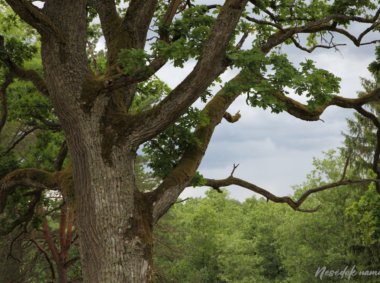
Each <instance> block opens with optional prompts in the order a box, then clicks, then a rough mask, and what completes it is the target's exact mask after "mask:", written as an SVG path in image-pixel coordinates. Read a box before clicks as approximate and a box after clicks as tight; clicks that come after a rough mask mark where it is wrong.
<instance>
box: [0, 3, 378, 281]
mask: <svg viewBox="0 0 380 283" xmlns="http://www.w3.org/2000/svg"><path fill="white" fill-rule="evenodd" d="M199 2H200V1H199ZM208 4H209V5H199V3H198V1H191V0H190V1H189V0H187V1H185V0H183V1H182V0H170V1H164V0H145V1H142V0H130V1H114V0H103V1H100V0H88V1H86V0H46V1H28V0H6V1H5V3H4V4H2V5H3V9H5V8H11V9H12V10H13V12H14V13H15V14H16V15H18V17H19V18H20V19H21V20H22V21H23V22H25V23H27V24H28V25H29V26H30V27H31V28H32V29H33V30H34V31H35V32H36V35H35V36H34V37H33V38H32V39H31V40H29V42H26V41H22V42H17V39H16V40H15V39H14V38H7V37H5V36H1V37H0V60H1V68H2V70H3V72H2V74H3V76H2V79H3V81H2V85H1V88H0V94H1V98H2V112H1V113H2V116H1V120H0V129H3V127H4V125H5V123H6V120H7V113H8V105H7V99H6V98H7V89H8V88H9V86H10V85H12V83H13V82H14V80H25V81H29V82H31V83H32V84H33V85H34V87H35V89H36V90H37V91H38V92H39V93H40V94H41V96H44V97H46V98H47V99H48V100H49V101H50V103H51V104H52V106H53V108H54V111H55V114H56V115H57V117H58V120H59V123H53V122H52V121H50V120H48V119H43V117H42V118H41V117H38V120H39V122H42V123H43V124H44V126H46V127H48V128H55V129H56V130H57V128H59V129H62V131H63V133H64V136H65V140H66V142H65V144H64V145H63V147H62V150H61V151H60V154H59V155H58V158H57V166H56V168H55V169H56V171H54V172H50V171H45V170H41V169H37V168H23V169H18V170H14V171H12V172H10V173H8V174H6V175H5V176H3V177H2V179H1V181H0V212H1V211H3V210H4V208H5V206H6V201H7V197H8V196H9V195H11V194H12V193H13V192H14V191H15V190H16V189H17V188H20V187H25V188H28V189H30V188H32V189H33V190H32V193H29V195H32V196H34V198H32V200H31V201H30V202H29V203H28V204H29V208H28V210H27V213H26V214H25V215H24V217H22V218H21V219H18V220H17V221H18V222H17V221H16V224H17V223H22V222H25V221H28V220H30V215H31V214H33V212H35V210H36V207H37V206H38V205H37V204H38V201H39V199H40V197H41V193H43V192H44V191H46V190H50V189H57V188H58V189H59V190H61V191H62V194H63V196H64V198H65V200H66V201H67V202H68V203H69V205H72V206H73V207H74V209H75V211H76V212H75V213H76V218H77V227H78V229H79V240H80V248H81V264H82V270H83V280H84V282H91V283H93V282H151V281H152V276H153V269H152V245H153V239H152V230H153V228H154V225H155V224H156V223H157V221H158V220H159V219H160V217H162V216H163V215H164V214H165V213H166V212H167V211H168V209H169V208H170V207H171V206H172V205H173V204H174V203H175V202H176V200H177V198H178V196H179V195H180V194H181V192H182V191H183V190H184V189H185V188H186V187H188V186H190V185H196V184H203V185H208V186H211V187H214V188H215V189H219V188H220V187H222V186H228V185H233V184H235V185H239V186H242V187H245V188H247V189H249V190H252V191H254V192H257V193H259V194H262V195H264V196H265V197H267V198H268V199H269V200H271V201H274V202H283V203H288V204H289V205H290V206H291V207H292V208H293V209H295V210H302V208H300V206H301V204H302V203H303V202H304V201H305V199H306V198H307V197H308V196H309V195H311V194H312V193H315V192H318V191H322V190H325V189H329V188H332V187H336V186H339V185H344V184H349V183H355V182H364V181H370V180H349V179H346V178H345V176H344V174H343V177H342V179H341V180H340V181H339V182H336V183H333V184H330V185H327V186H323V187H319V188H314V189H311V190H309V191H306V192H305V193H304V194H303V195H302V196H301V198H300V199H298V200H293V199H291V198H288V197H277V196H275V195H273V194H271V193H270V192H269V191H267V190H264V189H262V188H259V187H257V186H255V185H254V184H252V183H248V182H246V181H244V180H241V179H238V178H235V177H234V176H233V174H231V176H229V177H228V178H226V179H224V180H214V179H207V178H202V177H200V176H199V175H198V174H197V168H198V166H199V164H200V162H201V160H202V158H203V156H204V154H205V152H206V149H207V146H208V144H209V142H210V139H211V137H212V134H213V132H214V130H215V128H216V127H217V125H218V124H219V123H221V121H222V119H223V118H224V119H225V120H227V121H229V122H236V121H237V120H238V119H239V114H237V115H231V114H229V113H228V112H227V110H228V108H229V106H230V105H231V104H232V103H233V102H234V101H235V99H236V98H237V97H239V96H240V95H242V94H244V95H246V96H247V103H248V104H250V105H251V106H253V107H263V108H267V107H269V108H270V109H272V111H273V112H280V111H286V112H288V113H289V114H291V115H293V116H295V117H296V118H299V119H303V120H306V121H317V120H319V119H320V115H321V114H322V113H323V111H324V110H325V109H326V108H327V107H329V106H331V105H336V106H339V107H343V108H354V109H356V110H358V111H359V113H365V112H364V111H363V106H364V105H365V104H366V103H369V102H373V101H377V100H378V99H379V97H380V89H379V88H376V89H374V90H371V91H369V92H368V93H367V94H365V95H362V96H361V97H359V98H355V99H352V98H344V97H342V96H338V95H337V93H338V92H339V79H338V78H336V77H335V76H334V75H332V74H331V73H329V72H327V71H325V70H321V69H318V68H316V67H315V65H314V63H313V62H312V61H309V60H307V61H305V62H304V63H302V64H301V65H300V67H299V68H296V67H295V66H293V65H292V63H291V62H289V61H288V59H287V57H286V56H285V55H284V54H281V50H280V49H279V48H278V47H280V46H281V45H283V44H292V45H294V46H295V47H297V48H299V49H300V50H301V51H302V52H312V51H313V50H315V49H316V48H325V49H331V48H337V47H338V46H339V45H340V44H339V42H335V38H336V37H334V36H335V35H336V34H339V35H340V36H342V37H344V38H346V39H348V40H349V41H350V42H351V43H353V44H354V45H356V46H361V45H363V44H370V43H375V42H376V40H375V41H370V42H368V41H365V38H366V35H368V34H371V33H372V32H373V31H376V30H378V28H379V15H380V9H379V8H378V7H379V1H376V0H375V1H369V0H365V1H343V0H335V1H325V0H314V1H303V0H273V1H268V0H250V1H248V0H226V1H216V2H215V3H211V1H210V3H208ZM4 7H5V8H4ZM97 21H99V22H100V34H101V35H102V36H103V37H104V40H105V56H104V57H102V52H98V51H96V50H94V48H93V44H91V40H92V39H93V38H94V33H96V32H97V30H96V22H97ZM351 24H356V26H357V27H359V28H361V29H362V32H361V33H360V34H359V35H354V34H351V33H350V32H349V26H350V25H351ZM342 37H341V38H342ZM16 43H17V44H16ZM31 45H37V46H38V47H39V46H40V49H39V50H40V51H41V52H40V56H41V61H42V66H43V72H40V71H39V70H34V69H31V68H30V67H27V64H25V62H26V61H27V60H28V58H26V57H27V56H26V57H25V54H26V53H28V52H26V51H27V50H29V49H28V48H29V47H30V46H31ZM20 50H21V51H20ZM25 50H26V51H25ZM16 51H20V52H16ZM301 51H300V52H301ZM20 54H21V55H22V56H21V57H24V58H20V56H19V55H20ZM29 59H30V58H29ZM188 60H196V64H195V67H194V69H193V70H192V71H191V72H190V73H189V74H188V75H187V76H186V78H185V79H184V80H183V81H182V82H181V83H180V84H178V86H176V87H175V88H174V89H172V90H169V89H168V88H167V87H165V86H164V85H163V84H162V82H159V81H158V80H157V78H155V73H156V72H157V71H158V70H160V69H161V68H162V67H163V66H165V65H166V64H170V63H172V64H174V65H176V66H179V67H180V66H183V64H184V63H185V62H187V61H188ZM100 61H102V62H100ZM233 67H235V68H237V70H239V72H238V74H237V75H236V76H235V77H234V78H233V79H231V80H230V81H228V82H225V83H224V84H223V85H222V87H221V88H220V90H219V91H217V92H216V93H211V92H210V91H209V90H208V88H209V87H210V86H211V85H213V84H214V83H216V82H218V81H219V76H220V75H221V74H223V73H224V72H225V71H226V70H227V69H228V68H233ZM289 89H292V90H293V91H294V93H295V94H298V95H300V96H301V95H303V96H306V97H307V103H306V104H302V103H300V102H298V101H297V100H295V99H294V98H291V97H290V96H289V93H288V91H289ZM25 95H27V94H25ZM198 99H203V100H204V101H205V102H206V103H205V106H204V108H203V109H201V110H195V109H194V108H192V105H193V104H194V103H195V102H196V101H197V100H198ZM173 127H174V128H180V133H181V135H182V138H181V135H180V136H176V135H175V133H173V131H169V132H168V130H167V129H169V128H172V129H173ZM34 130H35V129H34ZM27 134H28V132H24V134H23V135H24V136H25V135H27ZM183 136H184V137H185V138H183ZM66 144H67V148H68V151H69V154H70V156H71V162H70V163H71V165H68V166H66V167H65V168H63V169H61V168H62V164H63V160H64V158H65V156H66V150H65V148H66ZM141 145H144V146H145V150H146V153H147V154H148V155H149V156H150V157H151V161H150V165H151V166H152V168H153V169H154V170H155V172H156V175H157V176H158V177H159V179H160V182H159V185H158V186H157V187H156V188H154V189H151V190H148V191H146V190H144V189H143V188H142V187H141V184H140V183H139V182H136V169H135V162H136V156H137V150H138V149H139V147H140V146H141ZM160 161H161V163H160ZM162 161H165V162H164V163H162ZM71 178H72V181H71Z"/></svg>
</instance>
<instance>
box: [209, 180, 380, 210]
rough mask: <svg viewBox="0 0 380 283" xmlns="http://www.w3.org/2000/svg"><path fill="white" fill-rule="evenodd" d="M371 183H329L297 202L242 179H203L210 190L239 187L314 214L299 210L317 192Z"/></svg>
mask: <svg viewBox="0 0 380 283" xmlns="http://www.w3.org/2000/svg"><path fill="white" fill-rule="evenodd" d="M371 182H376V183H378V182H379V180H375V179H363V180H349V179H347V180H340V181H338V182H333V183H330V184H327V185H323V186H319V187H316V188H313V189H310V190H306V191H305V192H304V193H303V194H302V195H301V196H300V197H299V198H298V200H294V199H292V198H291V197H287V196H285V197H278V196H276V195H274V194H272V193H271V192H269V191H268V190H265V189H263V188H261V187H259V186H256V185H255V184H252V183H249V182H247V181H245V180H242V179H239V178H235V177H233V176H232V175H231V176H229V177H228V178H226V179H222V180H214V179H205V185H206V186H209V187H212V188H215V189H218V190H219V189H220V188H222V187H228V186H231V185H236V186H240V187H242V188H245V189H248V190H250V191H252V192H254V193H257V194H259V195H261V196H263V197H265V198H266V199H267V200H270V201H272V202H276V203H287V204H288V205H289V206H290V207H291V208H293V209H294V210H297V211H303V212H314V211H316V210H317V208H315V209H301V208H300V206H301V205H302V204H303V203H304V202H305V201H306V199H307V198H308V197H310V196H311V195H313V194H315V193H318V192H322V191H326V190H329V189H332V188H337V187H341V186H347V185H356V184H366V183H371Z"/></svg>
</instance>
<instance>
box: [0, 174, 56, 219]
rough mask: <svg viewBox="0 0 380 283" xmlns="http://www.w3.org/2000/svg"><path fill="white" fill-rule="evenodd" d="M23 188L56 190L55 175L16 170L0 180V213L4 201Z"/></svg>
mask: <svg viewBox="0 0 380 283" xmlns="http://www.w3.org/2000/svg"><path fill="white" fill-rule="evenodd" d="M18 187H25V188H33V189H36V192H42V191H43V190H54V189H57V188H58V183H57V181H56V178H55V174H54V173H51V172H47V171H44V170H40V169H34V168H28V169H17V170H15V171H12V172H11V173H9V174H7V175H6V176H4V177H3V178H1V179H0V213H2V212H3V211H4V208H5V204H6V200H7V197H8V195H9V194H11V193H12V192H13V191H14V190H15V189H16V188H18Z"/></svg>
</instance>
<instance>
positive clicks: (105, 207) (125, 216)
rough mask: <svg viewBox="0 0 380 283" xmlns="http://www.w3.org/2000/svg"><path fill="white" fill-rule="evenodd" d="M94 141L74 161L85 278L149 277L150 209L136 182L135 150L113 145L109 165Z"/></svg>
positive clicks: (129, 279) (123, 279)
mask: <svg viewBox="0 0 380 283" xmlns="http://www.w3.org/2000/svg"><path fill="white" fill-rule="evenodd" d="M92 141H93V142H94V141H95V142H96V138H93V136H92ZM96 147H97V146H95V145H94V147H93V148H92V150H91V152H88V154H87V156H88V157H87V160H83V159H82V160H75V163H74V176H75V181H76V188H77V193H76V203H77V210H78V212H77V213H78V224H79V233H80V234H79V235H80V244H81V257H82V270H83V277H84V278H85V282H94V283H95V282H151V280H152V224H151V223H152V219H151V210H150V208H149V206H146V205H145V203H146V202H145V200H144V198H143V195H142V194H140V193H139V192H138V191H137V189H136V187H135V180H134V169H133V165H134V155H133V153H130V154H128V152H127V151H124V150H123V149H116V150H114V153H113V157H112V165H109V164H107V162H105V161H104V160H103V159H102V158H101V152H100V151H99V150H95V148H96ZM73 154H74V155H75V153H73ZM84 163H86V164H84Z"/></svg>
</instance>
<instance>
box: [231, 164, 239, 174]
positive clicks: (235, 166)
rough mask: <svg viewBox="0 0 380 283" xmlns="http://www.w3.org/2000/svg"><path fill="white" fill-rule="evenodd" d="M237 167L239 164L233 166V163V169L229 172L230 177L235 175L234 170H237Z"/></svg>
mask: <svg viewBox="0 0 380 283" xmlns="http://www.w3.org/2000/svg"><path fill="white" fill-rule="evenodd" d="M238 167H239V164H235V163H234V165H233V168H232V171H231V174H230V177H233V175H234V173H235V170H236V168H238Z"/></svg>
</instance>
